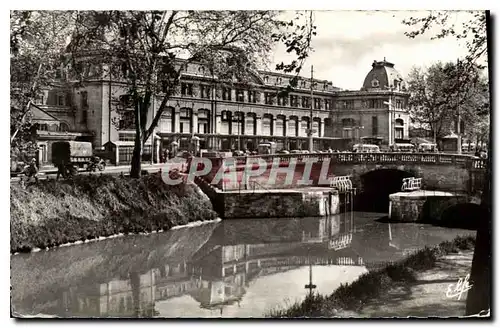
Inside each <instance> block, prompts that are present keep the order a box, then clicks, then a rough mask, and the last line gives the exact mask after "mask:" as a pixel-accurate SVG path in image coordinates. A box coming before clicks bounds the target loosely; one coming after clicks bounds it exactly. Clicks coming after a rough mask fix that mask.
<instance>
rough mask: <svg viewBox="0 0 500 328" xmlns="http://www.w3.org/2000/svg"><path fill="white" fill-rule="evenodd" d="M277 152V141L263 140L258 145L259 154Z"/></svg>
mask: <svg viewBox="0 0 500 328" xmlns="http://www.w3.org/2000/svg"><path fill="white" fill-rule="evenodd" d="M275 153H276V142H273V141H269V142H263V143H261V144H259V145H258V146H257V154H259V155H273V154H275Z"/></svg>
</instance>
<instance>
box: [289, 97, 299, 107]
mask: <svg viewBox="0 0 500 328" xmlns="http://www.w3.org/2000/svg"><path fill="white" fill-rule="evenodd" d="M290 106H292V107H298V106H299V97H298V96H290Z"/></svg>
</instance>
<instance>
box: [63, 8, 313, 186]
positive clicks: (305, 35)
mask: <svg viewBox="0 0 500 328" xmlns="http://www.w3.org/2000/svg"><path fill="white" fill-rule="evenodd" d="M302 15H303V14H302ZM299 17H302V16H301V15H299ZM292 26H293V27H295V29H294V30H293V31H290V28H291V27H292ZM309 26H310V28H306V27H305V25H302V26H301V25H298V26H297V25H296V24H294V23H293V21H292V22H283V21H281V20H279V19H278V13H277V12H274V11H107V12H82V13H80V14H79V18H78V24H77V27H78V28H77V29H76V31H75V33H74V35H73V38H72V42H71V45H70V47H69V51H70V52H71V53H72V54H73V57H75V56H79V55H81V54H82V53H83V52H84V51H87V50H89V49H98V50H99V51H100V53H101V57H104V58H105V62H107V63H108V66H109V73H110V74H112V75H114V76H121V77H122V78H123V81H124V83H126V85H127V88H128V93H129V95H130V106H131V107H132V108H133V111H134V124H133V125H134V128H135V142H134V151H133V156H132V167H131V176H132V177H138V176H139V175H140V171H141V156H142V152H143V147H144V144H145V143H146V141H147V140H148V139H149V138H150V137H151V135H152V133H153V131H154V129H155V127H156V126H157V125H158V122H159V120H160V118H161V116H162V113H163V112H164V110H165V109H166V107H167V102H168V100H169V99H170V97H171V96H172V95H173V94H175V93H176V90H177V89H178V87H179V84H180V79H181V75H182V72H183V70H184V69H186V67H187V65H188V64H189V63H192V62H197V63H200V64H202V65H203V66H204V67H206V68H207V69H208V70H209V72H210V74H211V76H212V77H214V80H215V78H217V80H219V81H220V80H222V81H224V83H228V84H231V83H233V82H234V81H238V82H242V81H245V80H247V76H248V75H249V74H251V72H252V71H253V70H254V69H255V68H257V67H258V65H259V64H261V63H263V62H265V60H266V58H267V55H268V54H269V52H270V51H271V50H272V45H273V42H277V41H281V42H284V43H285V44H286V45H287V51H288V52H292V51H295V52H296V53H297V55H298V57H299V58H298V60H299V61H298V62H297V61H296V62H294V63H292V64H290V65H283V66H282V67H280V68H281V69H283V70H289V71H291V70H295V71H297V72H298V71H300V67H301V63H302V62H303V60H304V59H305V58H306V57H307V53H308V51H309V48H310V38H311V35H312V32H313V31H312V29H313V28H312V23H311V24H309ZM180 59H182V60H180ZM156 97H159V98H160V99H161V102H160V105H159V107H158V108H157V110H155V111H154V117H153V119H152V120H151V121H148V118H149V117H152V116H153V115H152V111H153V109H152V106H151V105H152V102H153V101H154V99H155V98H156Z"/></svg>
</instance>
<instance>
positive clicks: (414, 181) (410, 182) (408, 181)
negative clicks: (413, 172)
mask: <svg viewBox="0 0 500 328" xmlns="http://www.w3.org/2000/svg"><path fill="white" fill-rule="evenodd" d="M421 187H422V178H414V177H410V178H404V179H403V185H402V186H401V191H415V190H420V188H421Z"/></svg>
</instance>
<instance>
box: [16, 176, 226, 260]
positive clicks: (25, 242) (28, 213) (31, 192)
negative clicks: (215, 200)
mask: <svg viewBox="0 0 500 328" xmlns="http://www.w3.org/2000/svg"><path fill="white" fill-rule="evenodd" d="M10 208H11V220H10V226H11V252H25V251H29V250H31V249H33V248H34V247H38V248H46V247H52V246H56V245H60V244H63V243H67V242H74V241H78V240H85V239H93V238H97V237H99V236H109V235H113V234H117V233H137V232H150V231H156V230H160V229H163V230H167V229H170V228H171V227H173V226H175V225H181V224H186V223H188V222H191V221H202V220H211V219H215V218H216V213H215V212H214V211H213V210H212V206H211V204H210V202H208V201H207V200H205V199H204V198H203V197H202V196H201V195H199V194H198V193H197V192H196V191H195V190H194V187H193V186H188V185H175V186H170V185H166V184H164V183H163V181H162V179H161V177H160V176H159V175H156V174H155V175H148V176H144V177H141V178H140V179H129V178H122V177H116V176H109V175H102V176H100V175H81V176H76V177H75V178H74V179H72V180H67V181H62V180H61V181H56V180H43V181H39V182H38V183H37V184H33V185H30V186H29V187H28V188H27V189H26V190H25V189H22V188H20V186H17V185H11V195H10Z"/></svg>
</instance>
